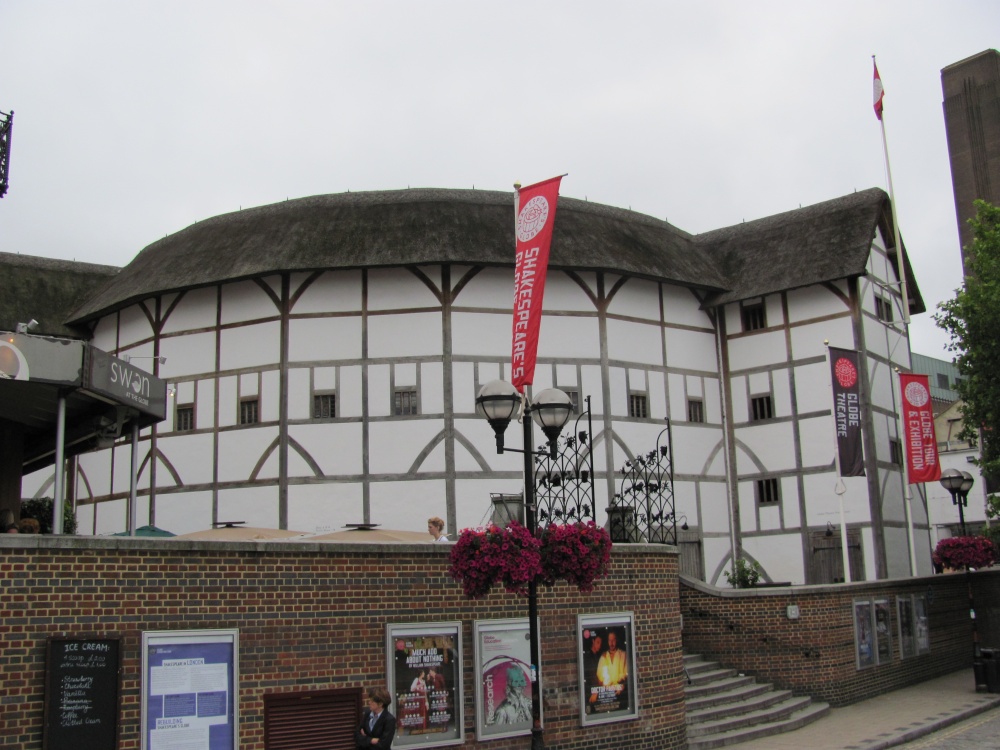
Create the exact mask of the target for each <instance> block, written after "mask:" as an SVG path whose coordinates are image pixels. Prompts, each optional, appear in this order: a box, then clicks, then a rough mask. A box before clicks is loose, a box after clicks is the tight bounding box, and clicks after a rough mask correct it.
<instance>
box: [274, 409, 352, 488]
mask: <svg viewBox="0 0 1000 750" xmlns="http://www.w3.org/2000/svg"><path fill="white" fill-rule="evenodd" d="M288 435H289V437H291V438H294V439H295V440H296V441H297V442H298V443H299V444H300V445H301V446H302V448H303V450H305V451H307V452H308V454H309V456H310V457H311V458H312V459H313V460H314V461H315V462H316V464H317V465H318V466H319V468H320V470H321V471H322V472H323V474H324V475H326V476H342V475H357V474H361V473H362V472H363V471H364V464H363V463H362V449H363V447H364V444H363V442H362V425H361V423H360V422H341V421H339V420H337V421H332V422H314V423H311V424H296V425H289V426H288ZM291 453H292V451H289V456H291ZM307 471H308V473H306V472H307ZM295 474H296V475H300V476H310V475H311V474H312V471H311V470H307V469H306V468H305V467H303V468H302V469H301V471H298V472H295Z"/></svg>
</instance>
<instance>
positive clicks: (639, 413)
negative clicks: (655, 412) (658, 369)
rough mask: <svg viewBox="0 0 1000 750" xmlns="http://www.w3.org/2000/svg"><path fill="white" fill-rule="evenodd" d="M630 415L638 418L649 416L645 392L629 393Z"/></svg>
mask: <svg viewBox="0 0 1000 750" xmlns="http://www.w3.org/2000/svg"><path fill="white" fill-rule="evenodd" d="M628 415H629V416H630V417H635V418H636V419H646V418H647V417H648V416H649V409H648V407H647V404H646V394H645V393H630V394H629V395H628Z"/></svg>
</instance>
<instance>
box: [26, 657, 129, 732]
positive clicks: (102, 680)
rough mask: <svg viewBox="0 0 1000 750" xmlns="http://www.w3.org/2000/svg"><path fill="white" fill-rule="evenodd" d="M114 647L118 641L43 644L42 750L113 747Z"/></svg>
mask: <svg viewBox="0 0 1000 750" xmlns="http://www.w3.org/2000/svg"><path fill="white" fill-rule="evenodd" d="M119 646H120V639H118V638H49V639H48V644H47V647H46V656H45V727H44V736H43V742H42V747H43V748H45V749H46V750H57V749H59V748H73V750H115V749H116V748H117V747H118V701H119V696H120V693H121V690H120V686H121V650H120V648H119Z"/></svg>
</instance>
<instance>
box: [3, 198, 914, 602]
mask: <svg viewBox="0 0 1000 750" xmlns="http://www.w3.org/2000/svg"><path fill="white" fill-rule="evenodd" d="M891 216H892V215H891V211H890V207H889V201H888V197H887V196H886V195H885V194H884V193H883V192H882V191H881V190H877V189H872V190H866V191H863V192H858V193H854V194H851V195H847V196H844V197H842V198H838V199H835V200H831V201H828V202H825V203H821V204H817V205H814V206H809V207H806V208H802V209H798V210H795V211H791V212H788V213H785V214H780V215H777V216H772V217H768V218H764V219H761V220H757V221H751V222H746V223H741V224H739V225H736V226H733V227H729V228H725V229H719V230H716V231H712V232H708V233H705V234H701V235H690V234H688V233H685V232H684V231H682V230H680V229H677V228H676V227H673V226H671V225H670V224H668V223H667V222H665V221H661V220H659V219H656V218H653V217H650V216H645V215H641V214H637V213H634V212H631V211H628V210H622V209H618V208H612V207H608V206H602V205H597V204H593V203H588V202H586V201H580V200H574V199H570V198H565V197H564V198H560V200H559V206H558V212H557V216H556V223H555V232H554V239H553V245H552V251H551V263H550V271H549V276H548V282H547V287H546V291H545V304H544V311H545V312H544V317H543V321H542V328H541V337H540V342H539V348H538V366H537V368H536V373H535V383H534V386H533V389H534V390H535V391H536V392H537V391H538V390H540V389H542V388H547V387H553V386H554V387H558V388H561V389H563V390H565V391H567V392H568V393H570V395H571V396H572V397H573V398H574V400H575V401H576V402H577V403H578V404H583V403H584V400H585V399H586V398H587V397H589V398H590V404H591V414H592V420H593V436H592V439H591V445H592V451H593V462H594V468H595V491H596V498H597V502H596V513H597V520H598V522H599V523H604V522H605V521H606V508H607V506H608V505H609V504H610V502H611V501H612V499H613V497H614V495H615V493H616V492H617V491H618V478H617V477H618V469H620V468H621V467H622V465H623V464H624V463H625V462H626V461H627V460H629V459H630V458H632V457H634V456H635V455H636V454H637V453H642V452H644V451H646V450H648V449H649V447H651V446H652V445H654V444H655V442H656V439H657V436H658V435H659V434H660V433H661V431H662V430H663V429H664V427H665V425H666V424H667V420H669V424H670V435H671V438H672V450H673V470H674V482H675V485H674V492H675V505H676V512H677V514H678V517H681V516H683V517H684V519H685V520H686V522H687V524H688V527H689V528H688V529H687V530H685V531H684V532H683V535H682V538H681V542H682V544H681V547H682V550H683V551H684V559H685V563H684V564H685V566H686V568H687V570H688V572H691V573H693V574H695V575H698V576H699V577H702V578H704V579H705V580H707V581H709V582H719V581H720V580H722V582H723V583H724V579H723V571H724V570H726V569H728V568H729V566H730V565H731V561H732V557H733V555H734V553H736V554H738V555H742V556H743V557H746V558H748V559H750V560H754V561H757V562H759V563H760V565H761V566H762V569H763V571H764V575H765V578H766V579H768V580H772V581H791V582H794V583H818V582H826V581H828V580H833V579H834V578H836V577H837V575H838V574H837V571H836V565H837V564H838V563H837V560H838V559H839V556H840V553H839V533H840V532H839V525H838V520H839V513H838V507H839V501H840V500H842V501H843V504H844V512H845V516H846V521H847V528H848V542H849V546H850V549H851V557H852V561H851V567H852V577H853V578H854V579H855V580H859V579H875V578H885V577H897V576H906V575H909V574H910V567H911V558H912V559H913V560H915V561H916V568H917V572H919V573H929V572H930V570H931V564H930V546H929V536H928V523H927V510H926V502H925V500H924V499H923V497H922V496H921V495H920V494H919V493H916V492H915V493H914V495H913V500H912V502H910V503H907V502H906V501H905V494H904V487H903V479H902V474H901V470H900V460H899V453H898V440H897V428H896V425H897V410H896V406H895V403H896V401H897V399H898V394H896V393H895V386H894V381H893V368H894V367H899V368H901V369H903V370H907V369H908V368H909V365H910V355H909V345H908V339H907V336H906V331H905V328H904V326H902V325H901V324H900V322H899V321H901V320H902V319H903V311H902V304H903V302H902V297H901V295H900V285H899V279H900V273H901V266H900V261H899V256H898V254H897V252H896V250H895V248H894V247H893V246H892V245H893V242H892V237H893V234H894V233H893V227H892V218H891ZM513 219H514V212H513V195H512V194H510V193H499V192H487V191H478V190H473V191H468V190H437V189H413V190H403V191H391V192H390V191H386V192H369V193H347V194H340V195H325V196H315V197H310V198H303V199H299V200H290V201H287V202H284V203H278V204H275V205H270V206H263V207H260V208H254V209H248V210H241V211H239V212H236V213H231V214H227V215H223V216H218V217H215V218H212V219H208V220H205V221H201V222H198V223H196V224H194V225H192V226H190V227H188V228H186V229H184V230H182V231H179V232H177V233H176V234H173V235H170V236H168V237H165V238H164V239H162V240H159V241H157V242H154V243H153V244H151V245H149V246H148V247H146V248H145V249H144V250H142V252H140V253H139V254H138V255H137V256H136V257H135V259H134V260H133V261H132V262H131V263H129V264H128V265H127V266H125V267H124V268H122V269H121V270H120V272H118V273H117V274H115V275H114V276H113V277H112V278H111V279H110V281H108V283H107V284H106V285H104V286H103V287H101V288H100V289H99V290H98V291H95V292H92V293H90V294H89V295H88V296H87V298H86V300H85V301H84V302H83V303H82V304H81V305H80V306H79V307H77V308H76V310H75V311H74V312H73V313H72V314H71V315H70V316H69V317H68V319H67V320H65V321H63V322H64V323H65V324H66V325H67V326H68V327H69V328H70V329H71V330H73V331H75V332H77V335H79V336H82V337H83V338H86V339H88V340H89V341H90V343H91V344H93V345H94V346H95V347H99V348H100V349H103V350H105V351H107V352H110V353H112V354H115V355H117V356H118V357H122V358H125V357H127V358H129V359H130V360H131V362H133V363H134V364H136V365H137V366H140V367H143V368H146V369H148V370H149V371H150V372H152V373H153V374H155V375H157V376H158V377H159V378H162V379H164V380H166V381H167V383H168V385H169V394H170V401H169V403H168V408H167V418H166V420H165V421H163V422H161V423H159V424H156V425H154V426H152V427H147V428H145V429H143V430H142V432H141V435H140V456H139V490H138V492H139V513H138V518H137V524H138V525H142V524H144V523H153V524H155V525H157V526H159V527H162V528H166V529H169V530H171V531H174V532H176V533H183V532H187V531H194V530H197V529H204V528H207V527H209V526H210V525H211V524H212V523H213V522H219V521H228V520H239V521H245V522H246V523H247V524H248V525H252V526H268V527H281V528H289V529H296V530H300V531H304V532H314V531H332V530H335V529H338V528H340V527H342V526H344V525H345V524H349V523H359V522H367V523H376V524H382V525H383V526H386V527H390V528H400V529H414V530H421V529H423V528H424V526H425V524H426V519H427V518H428V517H429V516H434V515H436V516H441V517H442V518H444V519H445V520H446V523H447V529H448V531H455V530H458V529H461V528H463V527H467V526H475V525H479V524H481V523H483V522H484V520H486V519H488V518H489V516H490V512H491V503H490V497H491V494H493V493H510V494H517V493H520V492H521V490H522V481H523V480H522V472H521V462H522V459H521V457H520V456H516V455H511V454H504V455H497V453H496V450H495V443H494V438H493V435H492V432H491V431H490V429H489V427H488V426H487V425H486V424H485V422H484V421H483V420H482V419H481V418H480V417H478V416H477V415H476V413H475V398H476V394H477V393H478V391H479V389H480V387H481V386H482V385H483V384H485V383H487V382H488V381H491V380H494V379H496V378H504V379H508V380H509V379H510V370H509V363H510V339H511V302H512V299H511V295H512V289H513V265H514V227H513V224H514V221H513ZM904 265H905V264H904ZM909 291H910V295H909V302H910V307H911V312H921V311H923V307H922V302H921V300H920V296H919V292H918V291H917V289H916V284H915V282H914V281H913V279H912V277H910V278H909ZM18 314H19V315H21V316H22V317H23V318H27V317H28V316H31V315H32V314H33V313H32V310H30V309H24V310H20V311H18ZM34 317H36V318H40V316H38V315H35V316H34ZM826 342H829V344H830V345H832V346H838V347H843V348H849V349H857V350H859V351H860V352H861V357H862V360H861V361H862V362H863V363H864V365H865V366H864V367H863V368H862V370H863V371H862V373H861V379H862V392H863V396H864V398H863V401H864V404H863V410H862V411H863V413H862V420H863V439H864V456H865V474H866V475H865V476H864V477H856V478H846V479H844V480H843V481H844V485H843V487H844V489H845V491H844V492H843V494H842V496H840V497H838V494H837V492H836V489H835V488H836V486H837V477H836V475H835V468H834V455H833V451H834V437H833V430H834V428H833V422H832V414H831V411H832V410H831V405H832V404H831V391H830V384H829V367H828V364H827V360H826ZM164 358H165V359H164ZM508 441H509V442H510V443H511V444H517V443H518V442H519V438H518V437H517V435H516V434H515V432H514V431H513V430H512V431H511V432H510V433H509V435H508ZM130 461H131V447H130V445H129V443H128V441H127V440H125V439H120V440H118V441H117V442H116V443H115V444H114V445H104V446H101V447H98V448H96V449H95V450H92V451H90V452H87V453H84V454H82V455H80V456H77V457H76V458H75V459H74V460H73V461H72V462H71V463H70V466H71V471H70V477H69V480H68V481H69V484H70V485H71V488H72V489H71V491H72V497H73V500H74V502H75V506H76V513H77V518H78V522H79V532H78V533H85V534H87V533H89V534H107V533H113V532H118V531H121V530H122V529H124V528H126V523H127V520H126V519H127V505H128V495H129V465H130ZM52 477H53V472H52V469H51V467H49V468H47V469H43V470H41V471H37V472H35V473H33V474H31V475H29V476H26V477H25V478H24V480H23V494H24V495H25V496H32V495H37V496H41V495H46V494H51V492H52ZM831 530H834V531H836V535H835V536H833V537H832V542H835V543H836V546H832V543H831V537H830V535H829V532H830V531H831ZM911 540H912V550H911ZM840 575H842V572H841V573H840Z"/></svg>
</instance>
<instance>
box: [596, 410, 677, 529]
mask: <svg viewBox="0 0 1000 750" xmlns="http://www.w3.org/2000/svg"><path fill="white" fill-rule="evenodd" d="M621 474H622V479H621V489H620V490H619V492H618V493H617V494H615V499H614V502H613V504H612V505H611V507H609V508H608V521H609V525H610V533H611V539H612V541H614V542H650V543H653V544H677V512H676V510H675V508H674V460H673V443H672V441H671V439H670V422H669V420H668V421H667V426H666V427H665V428H664V429H663V430H662V431H661V432H660V434H659V435H657V437H656V447H655V448H654V449H653V450H651V451H649V452H648V453H641V454H638V455H636V457H635V458H633V459H632V460H631V461H626V462H625V465H624V466H623V467H622V468H621Z"/></svg>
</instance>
